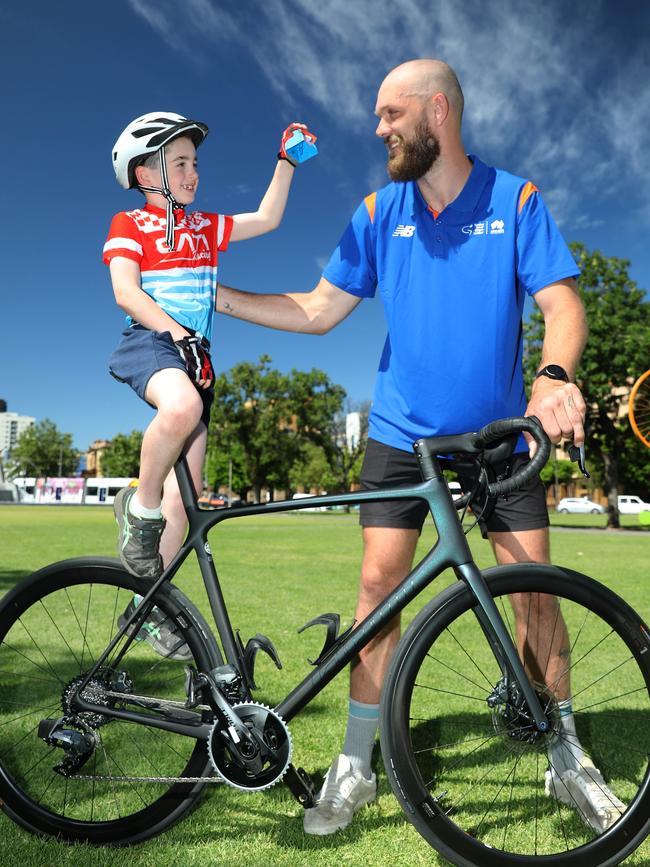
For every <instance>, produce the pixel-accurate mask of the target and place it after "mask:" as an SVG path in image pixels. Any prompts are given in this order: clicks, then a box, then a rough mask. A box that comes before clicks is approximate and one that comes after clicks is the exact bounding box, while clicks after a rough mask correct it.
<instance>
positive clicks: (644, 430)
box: [628, 370, 650, 449]
mask: <svg viewBox="0 0 650 867" xmlns="http://www.w3.org/2000/svg"><path fill="white" fill-rule="evenodd" d="M628 416H629V419H630V425H631V426H632V430H633V431H634V433H635V435H636V436H637V437H638V438H639V439H640V440H641V442H642V443H643V445H644V446H646V447H647V448H649V449H650V370H646V372H645V373H643V374H641V376H640V377H639V378H638V379H637V381H636V382H635V383H634V385H633V386H632V391H631V392H630V397H629V400H628Z"/></svg>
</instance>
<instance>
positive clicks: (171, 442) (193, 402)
mask: <svg viewBox="0 0 650 867" xmlns="http://www.w3.org/2000/svg"><path fill="white" fill-rule="evenodd" d="M145 397H146V399H147V401H148V402H149V403H151V404H153V405H154V406H155V407H156V409H157V410H158V411H157V413H156V415H155V417H154V419H153V421H152V422H151V424H150V425H149V427H148V428H147V430H146V431H145V434H144V437H143V440H142V450H141V453H140V481H139V484H138V500H139V501H140V504H141V505H143V506H144V507H145V508H147V509H156V508H158V507H159V506H160V503H161V500H162V491H163V485H164V483H165V479H166V478H167V476H168V475H169V471H170V470H171V468H172V467H173V466H174V463H175V462H176V460H177V458H178V456H179V455H180V453H181V451H182V449H183V446H184V444H185V441H186V440H187V438H188V437H189V436H190V435H191V434H192V432H193V431H194V430H195V428H196V426H197V425H198V424H199V421H200V419H201V413H202V412H203V403H202V401H201V396H200V395H199V393H198V391H197V390H196V388H195V387H194V385H193V384H192V383H191V382H190V380H189V377H188V376H187V374H186V373H185V372H184V371H182V370H179V369H176V368H166V369H165V370H159V371H158V372H157V373H154V375H153V376H152V377H151V379H150V380H149V383H148V385H147V389H146V392H145Z"/></svg>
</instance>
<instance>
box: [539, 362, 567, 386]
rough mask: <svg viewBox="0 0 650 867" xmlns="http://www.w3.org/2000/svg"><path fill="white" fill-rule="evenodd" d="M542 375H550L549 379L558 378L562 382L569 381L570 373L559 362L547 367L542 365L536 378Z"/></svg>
mask: <svg viewBox="0 0 650 867" xmlns="http://www.w3.org/2000/svg"><path fill="white" fill-rule="evenodd" d="M540 376H548V378H549V379H558V380H561V381H562V382H568V381H569V374H568V373H567V372H566V370H565V369H564V368H563V367H560V365H559V364H547V365H546V366H545V367H542V369H541V370H538V371H537V373H536V374H535V379H539V377H540Z"/></svg>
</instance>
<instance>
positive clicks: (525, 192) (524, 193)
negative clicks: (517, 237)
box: [517, 181, 539, 214]
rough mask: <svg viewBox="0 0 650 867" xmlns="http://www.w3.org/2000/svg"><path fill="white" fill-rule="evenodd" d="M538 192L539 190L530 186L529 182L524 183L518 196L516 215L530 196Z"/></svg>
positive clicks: (533, 185)
mask: <svg viewBox="0 0 650 867" xmlns="http://www.w3.org/2000/svg"><path fill="white" fill-rule="evenodd" d="M538 192H539V190H538V189H537V187H536V186H535V184H532V183H531V182H530V181H526V184H525V185H524V187H523V188H522V190H521V193H520V194H519V204H518V205H517V213H518V214H520V213H521V209H522V208H523V206H524V205H525V204H526V202H527V201H528V199H529V198H530V197H531V196H532V194H533V193H538Z"/></svg>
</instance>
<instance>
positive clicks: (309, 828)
mask: <svg viewBox="0 0 650 867" xmlns="http://www.w3.org/2000/svg"><path fill="white" fill-rule="evenodd" d="M376 794H377V777H376V776H375V774H372V775H371V777H370V779H369V780H367V779H366V778H365V777H364V776H363V774H362V773H361V772H360V771H353V770H352V766H351V764H350V759H349V758H348V757H347V756H346V755H344V754H343V753H341V754H340V755H339V756H337V757H336V759H334V762H333V763H332V766H331V768H330V769H329V771H328V772H327V774H326V776H325V780H324V782H323V787H322V789H321V790H320V792H319V793H318V797H317V799H316V805H315V806H314V807H312V808H311V809H309V810H305V818H304V822H303V827H304V829H305V833H307V834H318V835H320V836H324V835H325V834H333V833H334V832H335V831H340V830H342V829H343V828H347V826H348V825H349V824H350V822H351V821H352V817H353V816H354V814H355V813H356V812H357V810H359V809H360V808H361V807H364V806H365V805H366V804H369V803H370V802H371V801H374V799H375V796H376Z"/></svg>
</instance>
